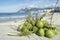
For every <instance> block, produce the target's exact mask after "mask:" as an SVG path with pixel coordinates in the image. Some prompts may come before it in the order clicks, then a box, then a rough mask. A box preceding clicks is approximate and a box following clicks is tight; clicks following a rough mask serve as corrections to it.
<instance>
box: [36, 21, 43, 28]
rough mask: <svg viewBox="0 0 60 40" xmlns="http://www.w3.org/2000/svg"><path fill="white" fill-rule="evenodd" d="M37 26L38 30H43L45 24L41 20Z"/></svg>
mask: <svg viewBox="0 0 60 40" xmlns="http://www.w3.org/2000/svg"><path fill="white" fill-rule="evenodd" d="M36 26H37V27H38V28H43V26H44V24H43V22H42V21H40V20H39V21H37V23H36Z"/></svg>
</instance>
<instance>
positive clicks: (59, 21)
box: [0, 13, 60, 40]
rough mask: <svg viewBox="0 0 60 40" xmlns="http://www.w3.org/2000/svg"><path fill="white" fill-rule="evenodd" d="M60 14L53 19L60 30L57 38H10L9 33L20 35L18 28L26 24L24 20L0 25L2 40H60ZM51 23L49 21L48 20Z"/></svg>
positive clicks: (32, 36) (33, 35)
mask: <svg viewBox="0 0 60 40" xmlns="http://www.w3.org/2000/svg"><path fill="white" fill-rule="evenodd" d="M59 17H60V14H59V13H58V14H54V17H53V21H54V22H53V23H54V24H56V25H57V28H58V30H59V34H58V35H56V36H55V37H53V38H51V39H49V38H46V37H39V36H37V35H35V34H31V35H29V37H27V36H8V33H9V32H15V33H18V32H17V31H16V30H17V26H18V25H20V24H23V23H24V20H19V21H9V22H3V23H0V40H60V18H59ZM45 19H49V17H46V18H45ZM48 21H49V20H48Z"/></svg>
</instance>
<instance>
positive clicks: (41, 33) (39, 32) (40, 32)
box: [38, 28, 45, 36]
mask: <svg viewBox="0 0 60 40" xmlns="http://www.w3.org/2000/svg"><path fill="white" fill-rule="evenodd" d="M38 35H39V36H44V35H45V32H44V29H42V28H41V29H39V31H38Z"/></svg>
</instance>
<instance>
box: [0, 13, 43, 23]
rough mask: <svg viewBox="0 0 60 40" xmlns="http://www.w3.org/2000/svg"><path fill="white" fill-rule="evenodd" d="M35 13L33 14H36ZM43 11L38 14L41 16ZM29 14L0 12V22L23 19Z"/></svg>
mask: <svg viewBox="0 0 60 40" xmlns="http://www.w3.org/2000/svg"><path fill="white" fill-rule="evenodd" d="M35 14H36V13H34V14H33V15H35ZM41 14H43V13H39V14H38V16H40V15H41ZM28 15H29V13H0V22H6V21H16V20H22V19H26V17H27V16H28Z"/></svg>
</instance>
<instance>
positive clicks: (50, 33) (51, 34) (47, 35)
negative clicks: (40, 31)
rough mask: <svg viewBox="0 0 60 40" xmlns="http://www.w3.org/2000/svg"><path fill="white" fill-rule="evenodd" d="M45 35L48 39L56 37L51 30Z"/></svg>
mask: <svg viewBox="0 0 60 40" xmlns="http://www.w3.org/2000/svg"><path fill="white" fill-rule="evenodd" d="M45 35H46V37H48V38H53V37H54V36H55V34H54V32H53V30H50V29H49V30H47V31H46V33H45Z"/></svg>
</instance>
